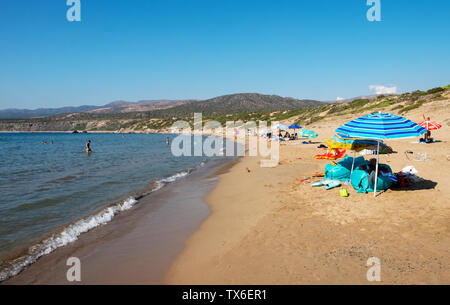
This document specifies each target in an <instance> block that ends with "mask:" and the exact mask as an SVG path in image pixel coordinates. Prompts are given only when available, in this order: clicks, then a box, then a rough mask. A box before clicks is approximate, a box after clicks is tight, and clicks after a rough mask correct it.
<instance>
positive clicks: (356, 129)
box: [336, 112, 427, 196]
mask: <svg viewBox="0 0 450 305" xmlns="http://www.w3.org/2000/svg"><path fill="white" fill-rule="evenodd" d="M426 132H427V130H426V129H425V128H423V127H422V126H420V125H418V124H416V123H414V122H413V121H410V120H408V119H406V118H404V117H401V116H398V115H394V114H391V113H381V112H378V113H372V114H368V115H366V116H363V117H361V118H359V119H356V120H353V121H351V122H349V123H347V124H345V125H343V126H341V127H339V128H338V129H336V133H337V134H338V135H340V136H342V137H346V138H359V139H372V140H376V141H377V142H378V145H377V166H376V170H375V187H374V196H376V192H377V180H378V163H379V157H380V141H383V140H386V139H401V138H409V137H419V136H421V135H422V134H424V133H426Z"/></svg>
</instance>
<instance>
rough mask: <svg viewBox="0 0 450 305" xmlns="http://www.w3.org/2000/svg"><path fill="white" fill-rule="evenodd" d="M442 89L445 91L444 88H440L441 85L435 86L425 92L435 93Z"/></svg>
mask: <svg viewBox="0 0 450 305" xmlns="http://www.w3.org/2000/svg"><path fill="white" fill-rule="evenodd" d="M442 91H445V89H444V88H441V87H436V88H433V89H430V90H428V91H427V93H428V94H435V93H439V92H442Z"/></svg>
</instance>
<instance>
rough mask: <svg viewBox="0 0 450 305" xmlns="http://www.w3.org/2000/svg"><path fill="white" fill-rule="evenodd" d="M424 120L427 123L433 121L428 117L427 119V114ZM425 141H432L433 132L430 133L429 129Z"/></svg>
mask: <svg viewBox="0 0 450 305" xmlns="http://www.w3.org/2000/svg"><path fill="white" fill-rule="evenodd" d="M423 119H424V120H425V121H428V122H430V121H431V118H430V117H428V119H427V118H425V114H424V115H423ZM424 138H425V141H429V140H430V139H431V131H429V130H428V129H427V133H426V134H425V137H424Z"/></svg>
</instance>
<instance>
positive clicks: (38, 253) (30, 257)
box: [0, 164, 203, 282]
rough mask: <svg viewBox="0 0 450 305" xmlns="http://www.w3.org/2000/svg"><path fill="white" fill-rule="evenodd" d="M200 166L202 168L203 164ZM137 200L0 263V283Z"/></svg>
mask: <svg viewBox="0 0 450 305" xmlns="http://www.w3.org/2000/svg"><path fill="white" fill-rule="evenodd" d="M201 166H203V164H202V165H201ZM190 172H191V171H190V170H188V171H183V172H179V173H176V174H175V175H172V176H169V177H167V178H164V179H161V180H157V181H156V184H155V187H154V188H153V189H152V190H151V191H150V192H149V193H152V192H155V191H157V190H159V189H161V188H163V187H164V186H165V185H167V184H168V183H171V182H174V181H176V180H178V179H180V178H183V177H186V176H187V175H189V174H190ZM149 193H147V194H149ZM141 197H142V196H141ZM141 197H139V198H141ZM139 198H135V197H130V198H128V199H127V200H125V201H123V202H122V203H119V204H116V205H113V206H109V207H106V208H104V209H103V210H102V211H100V212H99V213H97V214H94V215H91V216H88V217H86V218H84V219H81V220H78V221H76V222H74V223H72V224H70V225H68V226H67V227H65V228H64V229H63V230H62V231H61V232H59V233H55V234H54V235H53V236H51V237H49V238H47V239H45V240H43V241H41V242H40V243H38V244H36V245H33V246H31V247H30V248H29V249H28V253H27V254H25V255H23V256H20V257H19V258H16V259H14V260H11V261H8V262H0V282H2V281H6V280H8V279H9V278H11V277H13V276H15V275H17V274H19V273H20V272H22V271H23V270H24V269H25V268H26V267H28V266H29V265H31V264H33V263H35V262H36V261H37V260H38V259H39V258H40V257H42V256H44V255H47V254H50V253H52V252H53V251H55V250H56V249H57V248H60V247H64V246H66V245H68V244H70V243H73V242H75V241H76V240H77V239H78V237H79V236H80V235H81V234H83V233H86V232H89V231H90V230H92V229H94V228H97V227H99V226H101V225H104V224H107V223H109V222H111V221H112V220H113V219H114V217H115V216H116V215H118V214H119V213H120V212H123V211H126V210H129V209H131V208H133V206H135V205H136V204H137V203H138V199H139Z"/></svg>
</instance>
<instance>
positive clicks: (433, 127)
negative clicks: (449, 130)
mask: <svg viewBox="0 0 450 305" xmlns="http://www.w3.org/2000/svg"><path fill="white" fill-rule="evenodd" d="M419 125H420V126H422V127H423V128H425V129H426V130H438V129H439V128H441V127H442V125H441V124H438V123H436V122H433V121H423V122H420V123H419Z"/></svg>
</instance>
